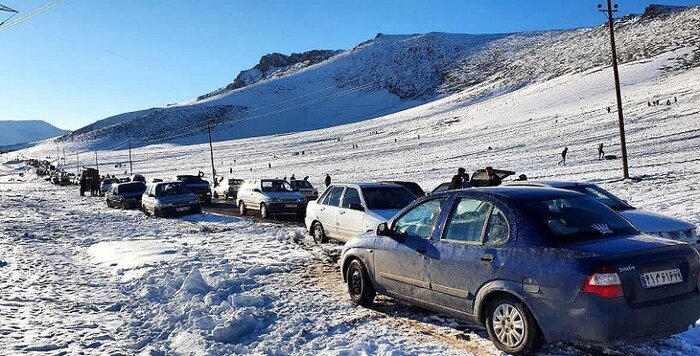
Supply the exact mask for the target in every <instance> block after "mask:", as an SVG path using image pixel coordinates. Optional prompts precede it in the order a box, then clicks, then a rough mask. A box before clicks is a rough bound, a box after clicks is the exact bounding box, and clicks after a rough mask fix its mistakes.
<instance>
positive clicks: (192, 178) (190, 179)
mask: <svg viewBox="0 0 700 356" xmlns="http://www.w3.org/2000/svg"><path fill="white" fill-rule="evenodd" d="M177 180H179V181H181V182H184V183H204V180H203V179H202V178H200V177H197V176H177Z"/></svg>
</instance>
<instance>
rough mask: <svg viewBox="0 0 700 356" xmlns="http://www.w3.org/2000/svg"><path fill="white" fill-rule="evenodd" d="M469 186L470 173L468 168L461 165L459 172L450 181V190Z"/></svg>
mask: <svg viewBox="0 0 700 356" xmlns="http://www.w3.org/2000/svg"><path fill="white" fill-rule="evenodd" d="M467 187H469V174H467V170H466V169H464V168H462V167H459V169H457V174H455V175H454V176H452V180H451V181H450V190H455V189H462V188H467Z"/></svg>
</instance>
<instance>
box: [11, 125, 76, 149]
mask: <svg viewBox="0 0 700 356" xmlns="http://www.w3.org/2000/svg"><path fill="white" fill-rule="evenodd" d="M68 132H70V131H67V130H61V129H59V128H57V127H55V126H53V125H51V124H49V123H48V122H45V121H41V120H28V121H14V120H8V121H0V148H2V147H6V146H12V145H17V144H23V143H29V142H36V141H41V140H45V139H47V138H52V137H56V136H61V135H63V134H66V133H68Z"/></svg>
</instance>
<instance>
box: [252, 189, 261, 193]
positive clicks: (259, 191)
mask: <svg viewBox="0 0 700 356" xmlns="http://www.w3.org/2000/svg"><path fill="white" fill-rule="evenodd" d="M253 191H254V192H256V193H262V191H261V190H260V189H258V188H255V189H253Z"/></svg>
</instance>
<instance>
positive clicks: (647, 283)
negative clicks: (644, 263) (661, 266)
mask: <svg viewBox="0 0 700 356" xmlns="http://www.w3.org/2000/svg"><path fill="white" fill-rule="evenodd" d="M640 279H641V280H642V287H644V288H652V287H659V286H665V285H667V284H675V283H681V282H683V275H682V274H681V270H680V269H678V268H674V269H668V270H664V271H654V272H649V273H642V275H641V276H640Z"/></svg>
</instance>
